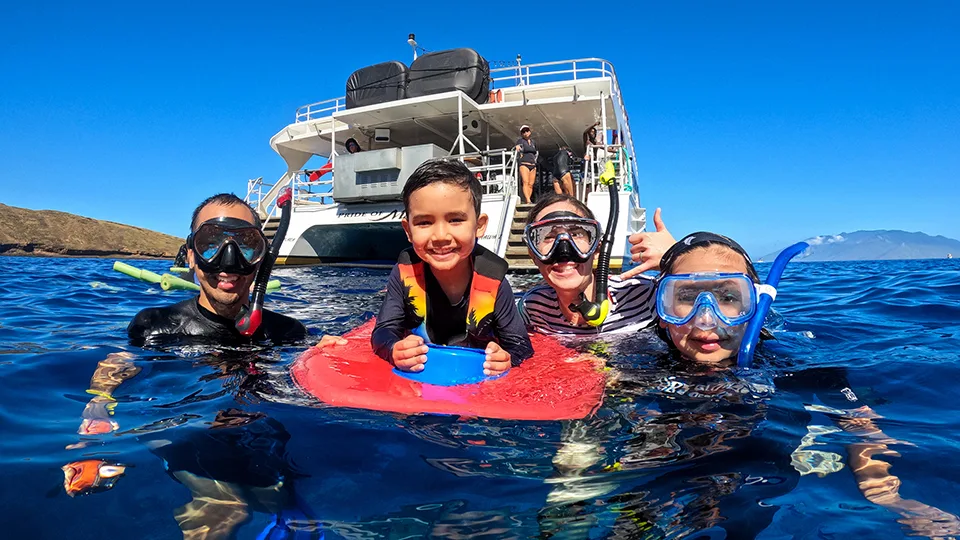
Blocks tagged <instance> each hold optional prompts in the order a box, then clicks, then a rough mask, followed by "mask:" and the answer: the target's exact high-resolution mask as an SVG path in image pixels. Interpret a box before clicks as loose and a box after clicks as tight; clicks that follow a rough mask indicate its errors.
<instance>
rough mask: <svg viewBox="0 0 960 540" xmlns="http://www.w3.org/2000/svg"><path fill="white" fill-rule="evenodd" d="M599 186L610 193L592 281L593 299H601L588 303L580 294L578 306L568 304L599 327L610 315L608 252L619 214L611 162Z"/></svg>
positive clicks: (614, 175) (614, 171)
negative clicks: (593, 286)
mask: <svg viewBox="0 0 960 540" xmlns="http://www.w3.org/2000/svg"><path fill="white" fill-rule="evenodd" d="M598 180H599V181H600V184H602V185H605V186H607V192H608V193H610V215H609V216H608V217H607V227H606V229H605V230H604V231H603V240H602V241H601V244H600V256H599V257H597V275H596V278H595V279H594V284H595V287H596V290H595V291H594V295H593V297H594V299H599V298H603V300H601V301H599V302H596V301H594V302H590V301H588V300H587V297H586V295H585V294H583V293H580V304H570V309H571V310H574V311H577V312H578V313H580V315H582V316H583V318H584V320H586V321H587V324H589V325H590V326H600V325H601V324H603V321H605V320H606V319H607V315H608V314H609V313H610V300H609V299H608V298H607V278H608V277H609V276H610V252H611V251H612V250H613V234H614V232H615V231H616V230H617V218H618V217H619V214H620V198H619V197H618V196H617V171H616V169H615V168H614V166H613V162H612V161H607V164H606V166H605V167H604V169H603V174H601V175H600V177H599V178H598Z"/></svg>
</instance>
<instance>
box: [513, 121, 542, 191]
mask: <svg viewBox="0 0 960 540" xmlns="http://www.w3.org/2000/svg"><path fill="white" fill-rule="evenodd" d="M530 135H531V131H530V126H528V125H526V124H524V125H522V126H520V138H519V139H517V146H516V151H517V152H518V153H519V154H520V166H519V167H518V170H519V171H520V183H521V189H522V193H523V203H524V204H530V202H532V200H533V185H534V184H535V183H536V181H537V156H538V155H539V152H538V151H537V143H535V142H534V141H533V139H531V138H530Z"/></svg>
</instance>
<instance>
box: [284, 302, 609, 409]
mask: <svg viewBox="0 0 960 540" xmlns="http://www.w3.org/2000/svg"><path fill="white" fill-rule="evenodd" d="M373 325H374V321H373V320H370V321H367V322H366V323H364V324H362V325H360V326H359V327H357V328H355V329H353V330H351V331H350V332H348V333H347V334H346V335H344V336H343V337H344V338H345V339H347V341H349V344H348V345H341V346H332V347H327V348H325V349H317V348H315V347H314V348H310V349H308V350H307V351H306V352H304V353H303V354H302V355H301V356H300V358H298V359H297V361H296V362H295V363H294V365H293V367H292V368H291V374H292V375H293V380H294V381H295V382H296V383H297V385H299V386H300V388H302V389H303V390H305V391H306V392H307V393H309V394H311V395H313V396H314V397H316V398H317V399H319V400H320V401H322V402H324V403H327V404H329V405H334V406H337V407H354V408H360V409H373V410H378V411H392V412H398V413H407V414H417V413H430V414H455V415H460V416H478V417H485V418H502V419H508V420H572V419H578V418H584V417H586V416H589V415H591V414H593V412H595V411H596V410H597V408H599V407H600V403H601V402H602V401H603V389H604V384H605V378H604V375H603V373H601V372H600V371H599V370H598V369H597V368H596V367H595V366H594V365H593V362H591V361H589V360H585V359H578V358H577V357H578V354H577V352H576V351H574V350H573V349H570V348H568V347H564V346H563V345H561V344H559V343H557V341H556V340H554V339H552V338H550V337H547V336H541V335H534V336H532V337H531V339H530V341H531V342H532V344H533V350H534V351H536V352H535V354H534V356H533V357H532V358H529V359H527V360H525V361H524V362H523V363H522V364H521V365H520V367H515V368H512V369H511V370H510V371H508V372H507V373H506V374H505V375H503V376H502V377H499V378H497V379H493V380H488V381H484V382H481V383H478V384H465V385H459V386H437V385H432V384H424V383H421V382H418V381H413V380H410V379H407V378H405V377H401V376H400V375H397V374H396V373H394V372H393V366H391V365H390V364H389V363H388V362H386V361H384V360H383V359H381V358H380V357H378V356H377V355H376V354H374V352H373V350H372V349H371V347H370V333H371V332H372V331H373ZM426 369H430V363H429V362H428V363H427V365H426Z"/></svg>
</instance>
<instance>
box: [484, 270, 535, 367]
mask: <svg viewBox="0 0 960 540" xmlns="http://www.w3.org/2000/svg"><path fill="white" fill-rule="evenodd" d="M493 314H494V317H495V318H496V323H497V341H498V342H499V343H500V346H501V347H503V350H505V351H507V352H508V353H510V364H511V365H513V366H514V367H516V366H519V365H520V363H521V362H523V361H524V360H526V359H527V358H530V357H531V356H533V346H532V345H531V344H530V336H529V335H527V327H526V325H525V324H524V323H523V318H521V317H520V311H519V310H518V309H517V304H516V302H515V301H514V299H513V289H511V288H510V283H509V282H508V281H507V280H506V278H504V280H503V281H501V282H500V289H499V290H498V291H497V303H496V305H495V306H494V308H493Z"/></svg>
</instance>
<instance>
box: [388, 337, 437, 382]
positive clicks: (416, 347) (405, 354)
mask: <svg viewBox="0 0 960 540" xmlns="http://www.w3.org/2000/svg"><path fill="white" fill-rule="evenodd" d="M428 350H429V349H427V346H426V345H424V344H423V338H422V337H420V336H415V335H412V334H411V335H409V336H407V337H405V338H403V339H401V340H400V341H398V342H396V343H394V344H393V365H394V366H396V368H397V369H399V370H400V371H409V372H411V373H419V372H421V371H423V367H424V366H423V364H425V363H426V362H427V351H428Z"/></svg>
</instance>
